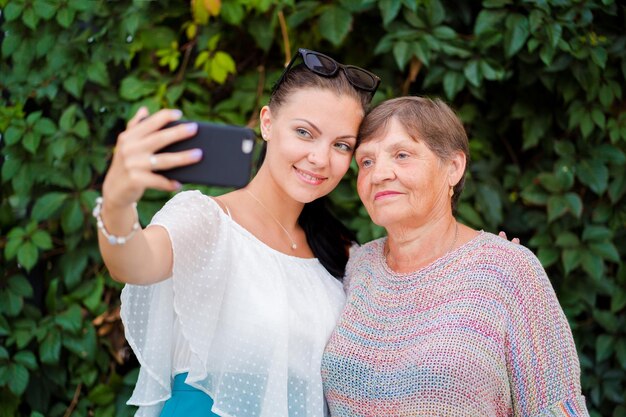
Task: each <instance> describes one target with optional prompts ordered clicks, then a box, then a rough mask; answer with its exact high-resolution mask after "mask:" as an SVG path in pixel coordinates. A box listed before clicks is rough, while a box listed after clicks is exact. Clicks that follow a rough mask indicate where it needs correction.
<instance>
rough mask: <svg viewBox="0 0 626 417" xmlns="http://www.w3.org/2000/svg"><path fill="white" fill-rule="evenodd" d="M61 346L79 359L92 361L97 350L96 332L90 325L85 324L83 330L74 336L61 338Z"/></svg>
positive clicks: (68, 335) (69, 335)
mask: <svg viewBox="0 0 626 417" xmlns="http://www.w3.org/2000/svg"><path fill="white" fill-rule="evenodd" d="M63 346H65V347H66V348H67V349H68V350H69V351H71V352H74V353H75V354H76V355H78V356H79V357H80V358H81V359H83V360H86V361H93V360H94V359H95V357H96V353H97V350H98V341H97V336H96V331H95V329H94V327H93V326H92V325H91V324H90V323H86V326H85V329H84V330H82V331H79V332H78V333H77V334H76V335H71V334H66V335H65V336H64V337H63Z"/></svg>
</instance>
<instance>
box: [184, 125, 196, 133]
mask: <svg viewBox="0 0 626 417" xmlns="http://www.w3.org/2000/svg"><path fill="white" fill-rule="evenodd" d="M185 127H186V128H187V131H188V132H190V133H193V132H195V131H197V130H198V124H197V123H187V124H186V125H185Z"/></svg>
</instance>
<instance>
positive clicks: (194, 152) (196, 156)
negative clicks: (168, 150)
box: [191, 149, 202, 159]
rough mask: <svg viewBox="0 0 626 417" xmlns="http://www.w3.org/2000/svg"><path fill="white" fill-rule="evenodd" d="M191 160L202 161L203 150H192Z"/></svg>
mask: <svg viewBox="0 0 626 417" xmlns="http://www.w3.org/2000/svg"><path fill="white" fill-rule="evenodd" d="M191 158H193V159H200V158H202V149H192V150H191Z"/></svg>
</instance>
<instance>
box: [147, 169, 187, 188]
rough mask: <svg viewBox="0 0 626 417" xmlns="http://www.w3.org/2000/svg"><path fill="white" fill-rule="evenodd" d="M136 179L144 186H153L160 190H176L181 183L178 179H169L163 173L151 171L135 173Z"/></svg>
mask: <svg viewBox="0 0 626 417" xmlns="http://www.w3.org/2000/svg"><path fill="white" fill-rule="evenodd" d="M136 179H137V181H138V182H141V183H142V184H143V185H144V187H145V188H153V189H156V190H162V191H176V190H178V189H179V188H180V187H181V185H180V183H179V182H178V181H174V180H170V179H169V178H166V177H164V176H163V175H159V174H155V173H152V172H141V173H138V174H137V178H136Z"/></svg>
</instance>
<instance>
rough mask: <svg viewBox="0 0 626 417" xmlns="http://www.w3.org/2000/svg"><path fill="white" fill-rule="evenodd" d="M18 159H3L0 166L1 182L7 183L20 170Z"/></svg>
mask: <svg viewBox="0 0 626 417" xmlns="http://www.w3.org/2000/svg"><path fill="white" fill-rule="evenodd" d="M20 165H21V164H20V161H19V159H6V158H5V159H4V163H3V164H2V182H7V181H9V180H10V179H11V178H13V177H14V176H15V174H17V172H18V171H19V169H20Z"/></svg>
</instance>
